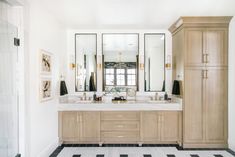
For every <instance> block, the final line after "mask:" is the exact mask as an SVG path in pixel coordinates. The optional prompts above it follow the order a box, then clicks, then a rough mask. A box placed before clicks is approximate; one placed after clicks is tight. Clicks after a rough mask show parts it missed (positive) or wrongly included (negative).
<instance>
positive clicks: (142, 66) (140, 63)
mask: <svg viewBox="0 0 235 157" xmlns="http://www.w3.org/2000/svg"><path fill="white" fill-rule="evenodd" d="M139 59H140V62H139V67H140V70H144V56H140V58H139Z"/></svg>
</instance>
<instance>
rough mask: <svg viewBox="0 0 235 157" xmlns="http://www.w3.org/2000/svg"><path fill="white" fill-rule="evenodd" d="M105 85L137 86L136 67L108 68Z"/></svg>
mask: <svg viewBox="0 0 235 157" xmlns="http://www.w3.org/2000/svg"><path fill="white" fill-rule="evenodd" d="M105 85H107V86H114V85H117V86H135V85H136V69H134V68H132V69H129V68H117V69H116V68H107V69H105Z"/></svg>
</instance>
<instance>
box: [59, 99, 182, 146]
mask: <svg viewBox="0 0 235 157" xmlns="http://www.w3.org/2000/svg"><path fill="white" fill-rule="evenodd" d="M181 122H182V106H181V104H180V103H179V102H157V101H156V102H152V101H151V102H133V101H131V102H128V101H127V102H120V103H116V102H115V103H112V102H109V103H104V102H102V103H95V102H91V103H86V104H85V103H79V104H69V103H68V104H66V103H65V104H60V105H59V137H60V142H61V143H89V144H100V145H101V144H123V143H126V144H139V145H142V144H180V145H181V142H182V141H181V139H182V130H181V128H182V123H181Z"/></svg>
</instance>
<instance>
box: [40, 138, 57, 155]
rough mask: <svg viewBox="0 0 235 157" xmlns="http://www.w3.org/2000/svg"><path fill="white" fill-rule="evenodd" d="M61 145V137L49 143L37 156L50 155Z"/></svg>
mask: <svg viewBox="0 0 235 157" xmlns="http://www.w3.org/2000/svg"><path fill="white" fill-rule="evenodd" d="M58 146H59V139H56V140H54V141H53V142H52V143H51V144H49V145H48V146H47V147H46V148H45V149H44V150H43V151H41V153H39V154H38V156H37V157H48V156H50V155H51V153H53V151H54V150H55V149H56V148H57V147H58Z"/></svg>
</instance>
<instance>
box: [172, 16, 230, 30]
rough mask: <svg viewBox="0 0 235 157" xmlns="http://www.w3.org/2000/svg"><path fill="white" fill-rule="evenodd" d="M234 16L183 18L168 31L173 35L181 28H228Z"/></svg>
mask: <svg viewBox="0 0 235 157" xmlns="http://www.w3.org/2000/svg"><path fill="white" fill-rule="evenodd" d="M232 18H233V16H181V17H180V18H179V19H178V20H177V21H176V22H175V23H174V24H173V25H171V27H170V28H169V29H168V30H169V31H170V32H171V33H172V34H173V33H175V32H176V31H177V30H178V29H179V28H181V27H188V26H190V27H192V26H194V27H228V26H229V23H230V21H231V19H232Z"/></svg>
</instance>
